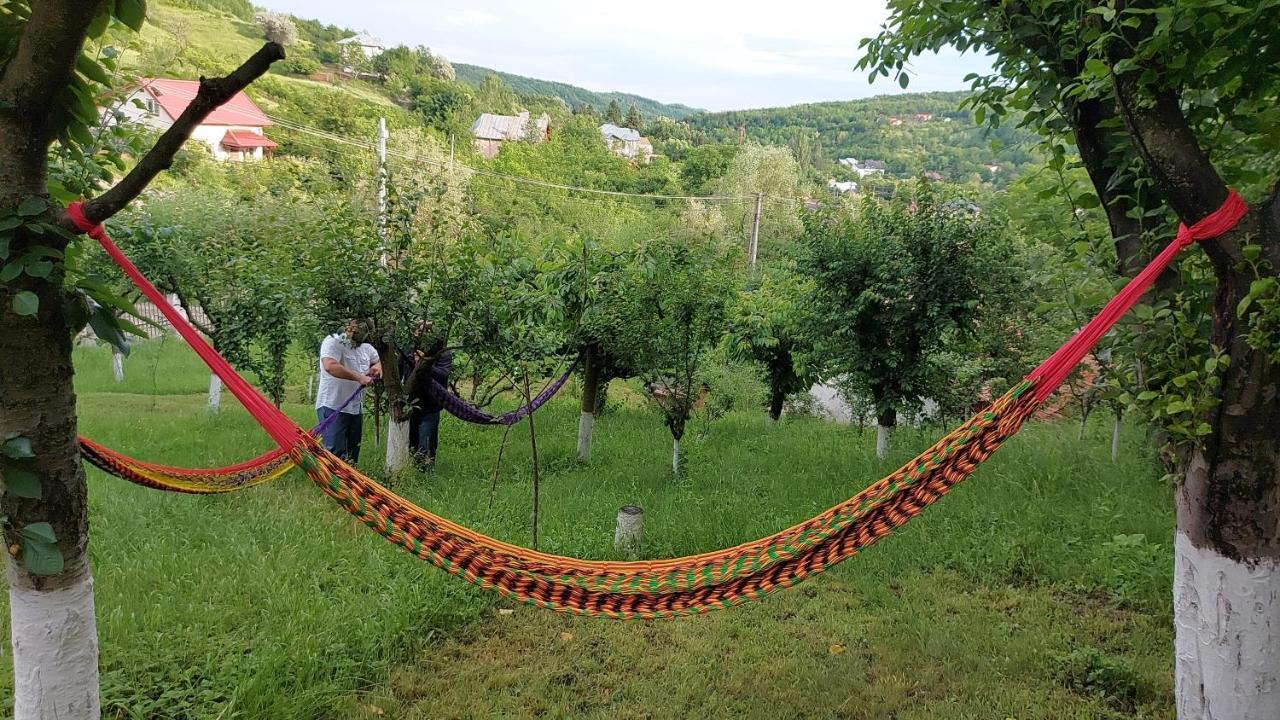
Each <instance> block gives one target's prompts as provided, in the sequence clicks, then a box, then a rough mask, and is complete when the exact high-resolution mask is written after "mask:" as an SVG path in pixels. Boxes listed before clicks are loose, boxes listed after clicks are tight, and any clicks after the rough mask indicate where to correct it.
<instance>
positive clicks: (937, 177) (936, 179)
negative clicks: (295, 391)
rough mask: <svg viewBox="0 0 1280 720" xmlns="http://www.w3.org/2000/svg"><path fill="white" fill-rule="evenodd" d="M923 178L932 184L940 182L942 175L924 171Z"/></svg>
mask: <svg viewBox="0 0 1280 720" xmlns="http://www.w3.org/2000/svg"><path fill="white" fill-rule="evenodd" d="M924 176H925V177H926V178H928V179H929V180H932V181H934V182H942V173H940V172H938V171H937V170H925V171H924Z"/></svg>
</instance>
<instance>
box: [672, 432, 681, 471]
mask: <svg viewBox="0 0 1280 720" xmlns="http://www.w3.org/2000/svg"><path fill="white" fill-rule="evenodd" d="M671 474H672V475H679V474H680V438H671Z"/></svg>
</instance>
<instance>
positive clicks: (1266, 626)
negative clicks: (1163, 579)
mask: <svg viewBox="0 0 1280 720" xmlns="http://www.w3.org/2000/svg"><path fill="white" fill-rule="evenodd" d="M1173 571H1174V575H1173V623H1174V654H1175V672H1176V674H1175V677H1174V694H1175V696H1176V698H1177V708H1178V718H1179V720H1276V718H1280V568H1278V567H1277V563H1276V561H1275V560H1272V559H1268V558H1260V559H1258V560H1257V561H1255V562H1240V561H1239V560H1234V559H1232V558H1228V557H1224V556H1222V555H1220V554H1219V553H1217V552H1216V551H1214V550H1213V549H1211V548H1200V547H1196V546H1195V544H1193V543H1192V541H1191V540H1190V538H1188V537H1187V536H1186V535H1184V534H1183V533H1181V532H1179V533H1178V535H1177V537H1176V538H1175V540H1174V558H1173Z"/></svg>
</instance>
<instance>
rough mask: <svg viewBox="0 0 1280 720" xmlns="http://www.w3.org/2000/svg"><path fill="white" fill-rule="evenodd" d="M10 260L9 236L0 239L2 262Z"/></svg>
mask: <svg viewBox="0 0 1280 720" xmlns="http://www.w3.org/2000/svg"><path fill="white" fill-rule="evenodd" d="M8 259H9V236H7V235H6V236H4V237H0V260H8Z"/></svg>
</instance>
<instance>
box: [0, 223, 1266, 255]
mask: <svg viewBox="0 0 1280 720" xmlns="http://www.w3.org/2000/svg"><path fill="white" fill-rule="evenodd" d="M21 224H22V218H20V217H18V216H17V215H10V216H8V217H3V218H0V232H3V231H5V230H12V229H14V228H16V227H18V226H19V225H21ZM1249 247H1256V248H1258V250H1262V246H1261V245H1250V246H1249Z"/></svg>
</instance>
